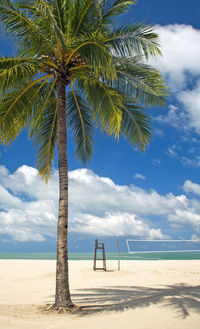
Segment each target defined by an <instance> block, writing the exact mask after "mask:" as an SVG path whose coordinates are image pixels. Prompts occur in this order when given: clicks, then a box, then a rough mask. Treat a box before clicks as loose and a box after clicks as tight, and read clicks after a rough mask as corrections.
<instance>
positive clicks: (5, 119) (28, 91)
mask: <svg viewBox="0 0 200 329" xmlns="http://www.w3.org/2000/svg"><path fill="white" fill-rule="evenodd" d="M50 78H51V76H50V77H48V76H47V77H42V78H39V79H37V80H35V81H33V82H31V83H30V84H28V86H21V88H20V89H18V90H13V91H11V92H9V93H7V97H6V98H4V99H2V100H1V102H0V140H1V142H2V144H9V143H10V142H11V141H13V140H15V138H16V137H17V136H18V134H19V132H20V131H21V130H22V129H23V128H24V127H25V126H26V125H27V124H28V123H29V119H30V117H31V114H32V112H33V106H34V102H35V100H36V98H37V96H38V92H39V90H40V88H41V85H40V84H39V83H40V82H41V81H42V80H44V83H45V82H46V81H47V80H48V79H50Z"/></svg>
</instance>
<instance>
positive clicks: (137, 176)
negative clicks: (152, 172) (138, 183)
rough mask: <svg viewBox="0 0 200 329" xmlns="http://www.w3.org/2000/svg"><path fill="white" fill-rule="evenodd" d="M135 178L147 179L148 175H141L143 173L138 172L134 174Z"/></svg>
mask: <svg viewBox="0 0 200 329" xmlns="http://www.w3.org/2000/svg"><path fill="white" fill-rule="evenodd" d="M134 178H135V179H141V180H145V179H146V177H145V176H144V175H141V174H138V173H137V174H135V175H134Z"/></svg>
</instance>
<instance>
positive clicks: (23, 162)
mask: <svg viewBox="0 0 200 329" xmlns="http://www.w3.org/2000/svg"><path fill="white" fill-rule="evenodd" d="M143 19H145V21H146V22H147V23H153V24H155V29H156V30H157V32H158V34H159V36H160V43H161V49H162V52H163V57H162V58H159V59H157V60H156V61H152V62H151V64H152V65H154V66H155V67H157V68H158V69H160V71H161V72H162V74H163V76H164V77H165V79H166V81H167V84H168V86H169V91H170V97H169V98H168V101H167V103H166V107H165V109H161V108H153V109H148V110H147V111H148V113H149V115H151V117H152V126H153V130H154V133H153V136H152V141H151V144H150V146H149V147H148V149H147V150H146V152H145V153H141V152H139V151H137V150H136V149H135V148H133V147H132V146H131V145H130V144H129V143H128V142H126V141H124V140H123V138H122V139H121V140H120V141H119V142H116V141H114V140H113V139H111V138H108V137H106V136H104V135H101V134H100V133H99V132H97V134H96V143H95V148H94V156H93V159H92V160H91V161H90V163H89V164H88V165H87V166H86V167H85V168H82V166H81V164H80V163H79V162H78V161H77V159H76V158H75V157H74V148H73V143H72V141H71V139H70V137H69V143H68V157H69V169H70V174H69V177H70V213H69V215H70V250H73V251H79V250H80V249H82V250H85V251H87V250H90V249H92V248H93V241H94V239H95V238H96V237H99V238H100V239H102V240H105V241H108V240H109V241H112V239H114V238H115V237H116V236H120V237H121V239H125V238H126V237H128V236H129V237H131V236H134V237H139V238H143V237H144V238H147V239H154V238H156V239H161V238H178V239H181V238H185V239H192V238H198V237H200V203H199V197H200V178H199V176H200V175H199V173H200V151H199V135H200V61H199V58H200V23H199V22H200V2H199V0H191V1H186V0H182V1H181V0H174V1H172V0H170V1H165V0H151V1H149V0H139V1H138V4H137V6H135V7H133V8H132V10H131V12H130V13H129V15H128V16H127V17H126V21H127V20H130V22H131V21H133V20H134V21H141V20H143ZM121 20H123V18H122V19H121ZM0 42H1V46H0V54H1V55H2V54H7V55H10V54H11V53H12V50H13V45H12V44H11V42H10V40H8V39H7V38H1V39H0ZM0 152H1V156H0V218H1V221H0V250H1V251H55V248H56V238H55V237H56V217H57V196H58V185H57V170H56V168H57V162H56V160H57V157H56V158H55V168H54V171H53V175H52V180H51V182H49V184H48V185H45V184H44V183H43V182H42V181H41V180H40V179H39V178H38V176H37V171H36V170H35V169H34V164H35V151H34V148H33V145H32V142H31V141H30V140H28V137H27V131H24V132H23V133H22V134H21V135H20V136H19V137H18V139H17V140H16V141H15V142H14V143H13V144H12V145H11V146H10V147H6V148H4V147H2V146H0Z"/></svg>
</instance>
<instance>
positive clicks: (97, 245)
mask: <svg viewBox="0 0 200 329" xmlns="http://www.w3.org/2000/svg"><path fill="white" fill-rule="evenodd" d="M99 250H100V251H101V254H100V255H99V253H98V251H99ZM97 261H102V262H103V266H102V267H97ZM93 270H94V271H96V270H102V271H106V254H105V248H104V243H99V242H98V240H97V239H96V240H95V250H94V266H93Z"/></svg>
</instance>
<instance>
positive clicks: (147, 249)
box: [126, 239, 200, 254]
mask: <svg viewBox="0 0 200 329" xmlns="http://www.w3.org/2000/svg"><path fill="white" fill-rule="evenodd" d="M126 246H127V249H128V253H129V254H134V253H169V252H171V253H173V252H174V253H175V252H178V253H179V252H184V253H189V252H200V240H139V239H126Z"/></svg>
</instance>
